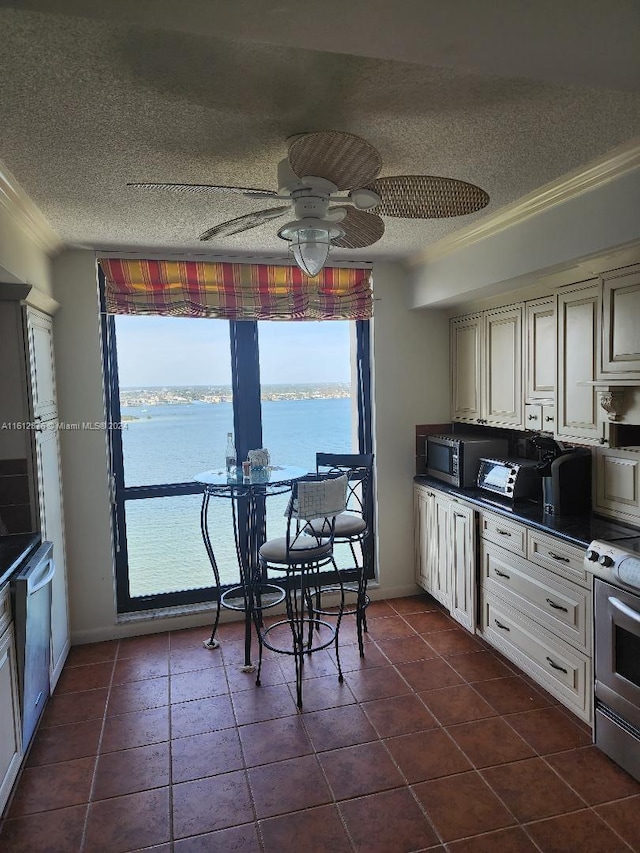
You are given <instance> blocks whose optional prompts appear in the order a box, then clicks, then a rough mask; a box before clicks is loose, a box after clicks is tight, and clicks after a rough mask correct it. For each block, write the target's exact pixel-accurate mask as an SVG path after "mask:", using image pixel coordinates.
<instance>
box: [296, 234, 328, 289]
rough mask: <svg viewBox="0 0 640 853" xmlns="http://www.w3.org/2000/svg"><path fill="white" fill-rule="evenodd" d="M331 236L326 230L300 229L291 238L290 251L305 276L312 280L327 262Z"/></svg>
mask: <svg viewBox="0 0 640 853" xmlns="http://www.w3.org/2000/svg"><path fill="white" fill-rule="evenodd" d="M330 249H331V235H330V233H329V231H328V229H326V228H300V229H298V231H297V232H296V233H295V234H294V235H293V236H292V239H291V251H292V252H293V257H294V258H295V259H296V263H297V264H298V266H299V267H300V269H301V270H302V272H303V273H305V275H308V276H309V278H313V277H314V276H316V275H318V273H319V272H320V270H321V269H322V268H323V266H324V265H325V264H326V262H327V258H328V257H329V250H330Z"/></svg>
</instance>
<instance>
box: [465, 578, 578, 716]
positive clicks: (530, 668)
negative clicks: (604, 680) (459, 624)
mask: <svg viewBox="0 0 640 853" xmlns="http://www.w3.org/2000/svg"><path fill="white" fill-rule="evenodd" d="M481 605H482V606H481V613H482V619H481V632H482V635H483V637H484V638H485V640H487V642H489V643H491V644H492V645H493V646H495V647H496V648H497V649H498V650H499V651H501V652H502V653H503V654H504V655H505V657H507V658H509V660H512V661H513V662H514V663H515V664H517V665H518V666H519V667H520V668H521V669H522V670H523V671H524V672H526V673H528V674H529V675H530V676H531V677H532V678H534V679H535V680H536V681H537V682H538V683H539V684H540V685H541V686H542V687H544V688H545V690H548V691H549V693H551V694H553V695H554V696H557V697H558V699H560V701H561V702H562V703H563V704H564V705H565V706H566V707H568V708H569V709H570V710H571V711H573V712H574V714H576V715H577V716H578V717H580V718H581V719H583V720H585V721H586V722H588V723H591V722H592V696H591V693H592V675H591V672H592V665H591V659H590V658H589V657H587V655H585V654H582V653H581V652H578V651H577V650H576V649H574V648H572V647H571V646H570V645H569V644H568V643H565V642H564V640H561V639H560V638H559V637H555V636H554V635H553V634H551V633H550V632H549V631H547V630H545V629H544V628H543V627H542V626H540V625H536V624H535V623H534V622H533V621H532V620H531V619H529V618H528V617H527V616H525V615H524V614H523V613H520V612H519V611H518V610H516V609H515V608H514V607H511V606H510V605H509V604H507V603H506V602H504V601H501V600H500V599H498V598H496V597H495V596H494V595H492V594H491V593H489V592H487V591H486V590H485V589H484V588H483V589H482V592H481Z"/></svg>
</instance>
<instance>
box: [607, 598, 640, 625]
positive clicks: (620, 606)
mask: <svg viewBox="0 0 640 853" xmlns="http://www.w3.org/2000/svg"><path fill="white" fill-rule="evenodd" d="M609 603H610V604H611V606H612V607H615V609H616V610H618V611H619V612H620V613H622V615H623V616H626V617H627V619H631V621H632V622H635V623H636V625H640V613H638V612H637V610H634V609H633V608H632V607H629V606H628V605H627V604H625V603H624V601H620V599H619V598H615V597H614V596H611V597H610V598H609Z"/></svg>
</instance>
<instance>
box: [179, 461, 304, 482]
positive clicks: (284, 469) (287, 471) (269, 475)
mask: <svg viewBox="0 0 640 853" xmlns="http://www.w3.org/2000/svg"><path fill="white" fill-rule="evenodd" d="M308 473H309V472H308V471H307V470H306V468H298V467H295V466H294V465H270V466H269V467H268V468H259V469H253V470H252V471H251V476H249V477H243V475H242V466H238V467H237V468H236V469H235V473H231V472H229V473H227V471H225V470H224V469H222V468H219V469H213V470H212V471H201V472H200V473H199V474H196V475H195V477H194V478H193V479H194V480H195V481H196V483H204V484H205V485H207V486H231V487H233V486H244V487H246V486H261V485H267V484H268V485H272V486H277V485H278V484H280V483H290V482H292V481H293V480H299V479H300V478H301V477H304V476H305V474H308Z"/></svg>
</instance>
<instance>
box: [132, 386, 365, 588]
mask: <svg viewBox="0 0 640 853" xmlns="http://www.w3.org/2000/svg"><path fill="white" fill-rule="evenodd" d="M120 394H121V404H122V406H121V414H122V420H123V422H124V425H125V429H123V431H122V440H123V451H124V474H125V485H126V486H139V485H154V484H165V483H184V482H189V481H191V480H192V479H193V477H194V476H195V475H196V474H198V473H199V472H201V471H206V470H211V469H214V470H223V468H224V452H225V446H226V437H227V432H231V431H233V410H232V403H231V390H230V388H229V387H228V386H180V387H175V386H174V387H164V388H159V387H147V388H121V392H120ZM353 420H354V419H353V413H352V400H351V396H350V386H349V385H348V384H347V383H329V382H327V383H317V384H299V383H298V384H286V385H284V384H283V385H263V386H262V432H263V445H264V446H265V447H267V448H268V449H269V451H270V454H271V461H272V464H274V465H295V466H297V467H301V468H305V469H306V470H309V471H312V470H314V469H315V454H316V452H317V451H318V450H323V451H330V452H335V453H349V452H353V450H352V448H353V439H352V422H353ZM286 501H287V498H286V495H281V496H274V497H272V498H269V500H268V503H267V533H268V535H269V536H274V535H282V533H283V531H284V524H285V521H284V517H283V516H284V511H285V507H286ZM200 505H201V496H200V495H187V496H181V497H171V498H154V499H143V500H128V501H127V502H126V523H127V544H128V549H129V576H130V584H131V594H132V595H133V596H139V595H148V594H151V593H156V592H170V591H176V590H184V589H192V588H199V587H206V586H209V585H211V582H212V572H211V568H210V565H209V561H208V559H207V556H206V554H205V550H204V546H203V543H202V537H201V533H200ZM210 507H211V510H210V521H209V527H210V531H211V535H212V542H213V547H214V551H215V554H216V559H217V561H218V566H219V569H220V574H221V577H222V581H223V583H234V582H235V581H236V580H237V578H238V568H237V559H236V555H235V546H234V542H233V528H232V521H231V506H230V503H229V501H228V500H225V499H222V498H221V499H216V500H212V501H211V503H210Z"/></svg>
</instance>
